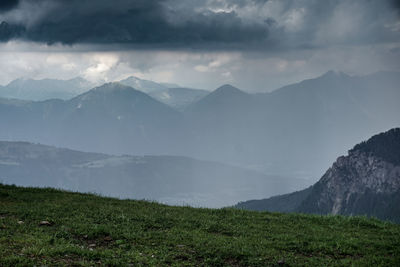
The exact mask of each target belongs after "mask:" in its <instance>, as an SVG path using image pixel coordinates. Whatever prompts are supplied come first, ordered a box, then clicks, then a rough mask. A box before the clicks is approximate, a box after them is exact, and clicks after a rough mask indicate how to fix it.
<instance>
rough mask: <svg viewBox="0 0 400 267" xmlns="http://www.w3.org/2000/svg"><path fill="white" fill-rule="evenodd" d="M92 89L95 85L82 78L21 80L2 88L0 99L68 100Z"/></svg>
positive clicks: (0, 89) (0, 88)
mask: <svg viewBox="0 0 400 267" xmlns="http://www.w3.org/2000/svg"><path fill="white" fill-rule="evenodd" d="M92 87H94V84H93V83H91V82H89V81H87V80H85V79H83V78H81V77H76V78H73V79H69V80H57V79H41V80H34V79H25V78H20V79H16V80H14V81H12V82H10V83H9V84H8V85H6V86H0V97H3V98H16V99H21V100H31V101H43V100H47V99H52V98H57V99H64V100H67V99H70V98H72V97H74V96H76V95H78V94H81V93H83V92H85V91H87V90H89V89H90V88H92Z"/></svg>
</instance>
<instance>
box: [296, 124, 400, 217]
mask: <svg viewBox="0 0 400 267" xmlns="http://www.w3.org/2000/svg"><path fill="white" fill-rule="evenodd" d="M379 143H380V146H378V145H377V144H379ZM398 143H400V130H399V129H393V130H391V131H389V132H386V133H383V134H380V135H377V136H374V137H373V138H371V139H370V140H368V141H367V142H364V143H362V144H360V145H357V146H356V147H355V148H354V149H352V150H350V151H349V154H348V156H342V157H339V158H338V159H337V160H336V162H335V163H334V164H333V165H332V167H331V168H330V169H328V171H327V172H326V173H325V175H324V176H323V177H322V178H321V179H320V181H319V182H318V183H316V184H315V185H314V186H313V190H312V192H311V194H310V195H309V196H308V198H306V199H305V200H304V201H303V202H302V203H301V204H300V206H299V208H298V209H297V211H300V212H307V213H319V214H345V215H356V214H361V215H370V216H376V217H379V218H382V219H394V220H397V219H396V218H399V217H400V208H399V207H398V206H400V165H399V164H397V161H396V160H391V159H394V158H396V157H397V156H398V154H399V153H400V151H399V150H397V149H396V146H397V144H398ZM372 146H373V147H376V148H379V151H381V150H382V148H383V147H385V146H389V147H387V148H386V149H385V153H384V154H382V153H380V154H379V153H376V151H377V150H376V149H370V148H371V147H372ZM377 154H378V155H377Z"/></svg>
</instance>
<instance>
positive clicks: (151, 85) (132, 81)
mask: <svg viewBox="0 0 400 267" xmlns="http://www.w3.org/2000/svg"><path fill="white" fill-rule="evenodd" d="M119 82H120V83H122V84H124V85H127V86H131V87H133V88H135V89H136V90H139V91H142V92H144V93H150V92H154V91H160V90H165V89H167V87H166V86H164V85H162V84H159V83H156V82H153V81H148V80H143V79H140V78H137V77H135V76H129V77H128V78H126V79H123V80H120V81H119Z"/></svg>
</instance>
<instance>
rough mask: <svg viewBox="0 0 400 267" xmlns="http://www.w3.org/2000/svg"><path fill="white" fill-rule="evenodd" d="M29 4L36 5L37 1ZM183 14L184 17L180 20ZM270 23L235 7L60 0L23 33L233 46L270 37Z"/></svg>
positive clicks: (48, 39) (47, 38)
mask: <svg viewBox="0 0 400 267" xmlns="http://www.w3.org/2000/svg"><path fill="white" fill-rule="evenodd" d="M26 2H29V1H26ZM46 2H47V1H43V0H42V3H46ZM49 3H50V1H49ZM30 4H31V5H35V3H34V2H33V1H32V2H31V3H30ZM183 16H184V17H186V19H184V20H181V19H177V18H179V17H183ZM176 19H177V20H176ZM7 25H10V24H7ZM267 26H268V25H267V24H266V23H261V24H256V23H252V24H246V23H244V22H243V21H242V19H241V18H239V17H238V16H237V14H236V13H235V12H234V11H232V12H212V11H207V12H201V13H196V12H194V11H191V13H186V14H182V13H179V12H175V11H174V9H173V8H170V7H169V6H167V5H166V1H164V0H139V1H123V0H119V1H108V0H107V1H102V0H99V1H89V0H86V1H74V0H71V1H63V0H58V1H57V4H56V6H54V1H53V5H52V6H51V8H49V12H48V13H47V14H45V16H43V17H42V18H41V19H40V21H39V22H36V23H34V24H33V25H30V27H29V28H27V29H26V32H25V34H24V36H23V37H24V38H25V39H28V40H32V41H37V42H45V43H48V44H53V43H58V42H60V43H63V44H76V43H96V44H110V43H119V44H137V45H171V46H179V45H186V44H192V45H202V44H205V43H207V44H208V43H214V44H220V43H221V44H222V43H225V44H232V45H235V44H240V43H251V42H259V41H263V40H266V38H267V35H268V27H267ZM9 27H11V26H9ZM0 34H2V33H1V32H0ZM9 36H10V35H9V34H8V35H6V36H3V37H0V39H2V40H8V39H9Z"/></svg>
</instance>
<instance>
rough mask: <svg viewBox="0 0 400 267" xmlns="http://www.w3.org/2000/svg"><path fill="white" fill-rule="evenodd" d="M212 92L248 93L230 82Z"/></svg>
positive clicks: (221, 93)
mask: <svg viewBox="0 0 400 267" xmlns="http://www.w3.org/2000/svg"><path fill="white" fill-rule="evenodd" d="M212 94H214V95H216V94H218V95H226V94H228V95H232V94H240V95H247V93H245V92H243V91H241V90H240V89H238V88H236V87H234V86H232V85H230V84H224V85H222V86H220V87H218V88H217V89H216V90H215V91H214V92H212Z"/></svg>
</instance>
